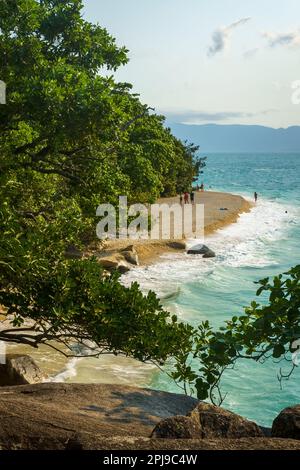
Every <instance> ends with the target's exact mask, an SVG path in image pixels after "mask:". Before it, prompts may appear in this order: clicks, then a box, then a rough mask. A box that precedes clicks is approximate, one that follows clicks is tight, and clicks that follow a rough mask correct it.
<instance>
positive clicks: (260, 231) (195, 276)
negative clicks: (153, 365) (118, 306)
mask: <svg viewBox="0 0 300 470" xmlns="http://www.w3.org/2000/svg"><path fill="white" fill-rule="evenodd" d="M203 180H204V182H205V185H206V188H207V189H211V190H220V191H227V192H232V193H235V194H241V195H243V196H245V197H248V198H252V199H253V193H254V191H257V192H258V194H259V202H258V204H257V206H256V207H255V208H254V209H253V210H252V211H251V212H250V213H249V214H243V215H242V216H241V217H240V219H239V222H238V223H237V224H232V225H231V226H229V227H227V228H225V229H223V230H220V231H219V232H217V233H216V234H214V235H212V236H211V237H207V239H206V243H207V244H208V245H209V246H210V247H212V248H213V249H214V250H215V251H216V253H217V258H216V259H214V260H203V259H202V258H200V257H188V256H187V255H176V256H173V257H170V256H169V257H166V258H165V260H164V262H163V264H161V265H159V266H153V267H150V268H148V269H138V270H135V271H134V272H133V273H132V274H130V275H129V279H131V280H138V281H139V282H140V284H141V287H142V288H143V289H145V290H147V289H149V288H152V289H154V290H155V291H156V292H157V293H158V294H159V295H160V296H161V297H162V299H163V298H164V297H166V298H167V295H169V294H170V293H173V294H174V295H173V296H172V297H171V298H170V299H169V300H165V301H164V304H165V306H166V307H168V308H169V309H170V310H171V311H172V312H175V313H176V314H177V315H178V316H179V318H180V319H182V320H184V321H188V322H190V323H192V324H193V325H197V324H198V323H199V322H200V321H202V320H205V319H208V320H209V321H210V322H211V323H212V324H213V325H214V326H216V327H217V326H220V325H221V324H222V322H224V320H226V319H228V318H230V317H231V316H233V315H235V314H240V313H241V312H242V309H243V306H246V305H248V304H249V303H250V302H251V301H252V300H253V299H254V298H255V291H256V286H255V285H254V282H255V281H257V280H259V279H262V278H264V277H266V276H272V275H275V274H277V273H280V272H284V271H286V270H287V269H289V268H290V267H291V266H293V265H296V264H299V262H300V243H299V242H300V154H299V155H297V154H296V155H295V154H293V155H292V154H286V155H276V154H269V155H258V154H256V155H250V154H249V155H248V154H242V155H230V154H211V155H208V162H207V168H206V170H205V174H204V176H203ZM286 211H287V213H286ZM279 368H280V365H279V364H278V363H274V362H273V361H272V360H269V361H268V362H266V363H265V364H256V363H254V362H251V361H242V362H240V363H238V365H237V367H236V368H235V369H234V370H231V371H228V372H227V373H226V375H225V377H224V379H223V382H222V390H223V392H226V393H227V394H228V395H227V398H226V401H225V403H224V404H223V406H225V407H226V408H228V409H231V410H232V411H235V412H237V413H240V414H241V415H243V416H245V417H248V418H250V419H253V420H255V421H257V422H258V423H259V424H261V425H265V426H269V425H271V423H272V421H273V419H274V418H275V417H276V415H277V414H278V412H279V411H280V410H282V409H283V408H284V407H286V406H288V405H293V404H296V403H299V402H300V369H297V370H296V371H295V373H294V375H293V376H292V378H291V379H290V380H289V381H288V382H285V383H284V385H283V389H281V388H280V385H279V382H278V380H277V373H278V371H279ZM152 377H153V378H152V380H151V383H148V384H147V385H148V386H150V387H153V388H158V389H163V390H168V391H174V392H179V390H178V388H177V387H176V385H175V384H174V383H173V382H172V381H170V380H169V379H168V377H167V376H166V375H164V374H161V373H156V374H154V375H153V376H152Z"/></svg>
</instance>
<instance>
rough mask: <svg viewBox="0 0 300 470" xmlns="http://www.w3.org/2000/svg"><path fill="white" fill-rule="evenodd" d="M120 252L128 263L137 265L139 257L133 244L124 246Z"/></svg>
mask: <svg viewBox="0 0 300 470" xmlns="http://www.w3.org/2000/svg"><path fill="white" fill-rule="evenodd" d="M121 253H122V255H123V256H124V258H125V260H126V261H127V262H128V263H130V264H133V265H134V266H139V264H140V263H139V257H138V254H137V252H136V249H135V248H134V246H133V245H131V246H129V247H127V248H125V250H122V252H121Z"/></svg>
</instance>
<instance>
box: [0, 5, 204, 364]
mask: <svg viewBox="0 0 300 470" xmlns="http://www.w3.org/2000/svg"><path fill="white" fill-rule="evenodd" d="M126 62H127V51H126V49H125V48H124V47H119V46H118V45H117V44H116V42H115V40H114V39H113V38H112V37H111V36H110V34H109V33H108V32H107V31H106V30H105V29H104V28H102V27H100V26H99V25H94V24H91V23H89V22H88V21H85V20H84V19H83V17H82V1H81V0H70V1H67V0H63V1H62V0H40V1H37V0H0V78H1V80H3V81H4V82H5V83H6V86H7V104H6V105H1V106H0V149H1V151H0V202H1V207H0V227H1V232H0V267H1V270H0V305H2V306H3V307H5V310H6V311H7V312H8V313H9V314H10V315H11V317H10V318H13V319H14V325H18V326H20V327H22V330H21V329H20V330H19V334H18V337H17V338H16V332H12V331H9V332H8V333H7V332H6V333H5V332H2V333H1V338H2V339H5V340H6V341H17V342H18V341H19V342H23V343H24V342H25V343H28V344H32V345H34V346H37V345H38V344H39V343H41V342H49V340H51V339H53V338H56V339H60V340H61V342H62V343H63V344H65V343H66V342H67V340H68V341H69V340H71V337H73V338H75V339H76V340H77V341H87V340H93V341H94V343H95V344H96V346H97V347H98V351H101V352H103V351H107V350H108V349H111V350H112V351H115V352H117V351H118V352H123V353H125V354H131V355H133V356H134V357H138V358H140V359H142V360H145V359H151V358H152V359H155V360H159V359H160V360H164V359H165V358H166V357H167V355H168V354H169V353H170V352H171V351H173V352H174V344H176V343H178V334H179V333H180V336H181V337H182V336H183V337H184V334H183V330H188V327H185V326H184V325H179V324H177V323H176V321H175V319H174V318H173V319H172V318H170V317H169V315H167V314H166V313H165V312H163V311H162V309H161V307H160V305H159V302H158V300H157V299H156V297H155V296H154V295H153V294H149V295H148V296H147V297H144V296H143V295H142V294H141V293H140V292H139V290H138V288H137V286H136V285H134V286H133V287H132V288H130V289H126V288H125V287H123V286H121V285H120V284H119V282H118V280H117V279H116V278H115V277H113V278H112V279H106V278H104V277H103V275H102V271H101V268H100V266H99V265H98V263H97V261H96V260H95V259H90V260H75V261H70V260H66V259H65V256H64V252H65V249H66V247H67V246H68V245H70V244H75V245H76V246H78V247H80V245H81V244H83V243H84V242H85V241H86V240H87V239H88V240H90V239H91V238H92V237H93V236H96V235H95V229H96V222H97V221H96V208H97V206H98V205H99V204H101V203H103V202H105V203H107V202H111V203H115V202H116V201H117V200H118V197H119V196H121V195H125V194H126V195H127V196H128V198H129V200H130V201H134V202H136V201H138V202H144V201H148V202H149V201H152V200H155V199H156V198H157V197H158V196H160V195H163V194H166V195H171V194H176V192H177V191H178V190H179V189H183V187H185V188H186V189H188V188H189V187H190V186H191V183H192V181H193V178H194V177H195V175H196V174H197V172H198V170H199V167H200V166H201V161H197V159H196V158H195V152H196V150H197V149H196V148H195V147H193V146H189V145H185V144H183V143H181V142H180V141H178V140H177V139H176V138H175V137H173V136H172V134H171V132H170V130H168V129H166V128H165V127H164V120H163V117H161V116H158V115H156V114H154V113H153V112H152V111H151V109H150V108H148V107H147V106H146V105H144V104H142V103H141V102H140V100H139V98H138V96H136V95H134V94H132V92H131V86H130V85H129V84H125V83H117V82H116V81H115V79H114V77H113V72H114V71H115V70H116V69H117V68H118V67H120V66H122V65H124V64H126ZM32 328H34V332H35V333H34V339H33V338H32ZM28 329H30V331H28ZM172 335H173V336H172ZM171 336H172V337H174V339H173V341H172V340H171ZM176 338H177V339H176ZM99 348H100V349H99Z"/></svg>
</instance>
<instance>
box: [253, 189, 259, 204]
mask: <svg viewBox="0 0 300 470" xmlns="http://www.w3.org/2000/svg"><path fill="white" fill-rule="evenodd" d="M257 199H258V194H257V192H256V191H255V193H254V201H255V203H256V202H257Z"/></svg>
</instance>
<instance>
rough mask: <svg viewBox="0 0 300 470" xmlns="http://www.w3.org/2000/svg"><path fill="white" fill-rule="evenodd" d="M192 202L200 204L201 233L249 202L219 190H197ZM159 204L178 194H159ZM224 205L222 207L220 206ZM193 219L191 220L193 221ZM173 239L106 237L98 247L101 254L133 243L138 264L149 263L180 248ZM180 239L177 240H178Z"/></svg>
mask: <svg viewBox="0 0 300 470" xmlns="http://www.w3.org/2000/svg"><path fill="white" fill-rule="evenodd" d="M195 195H196V198H195V203H196V204H203V205H204V234H205V236H207V235H209V234H211V233H213V232H215V231H216V230H218V229H221V228H222V227H224V226H226V225H229V224H232V223H236V222H237V220H238V218H239V216H240V214H242V213H243V212H249V211H250V210H251V208H252V204H251V203H250V202H249V201H247V200H246V199H244V198H243V197H241V196H237V195H234V194H229V193H221V192H212V191H206V192H197V193H195ZM158 202H159V203H160V204H162V203H165V204H168V205H172V204H176V203H177V204H178V203H179V197H173V198H163V199H160V200H159V201H158ZM221 209H226V210H221ZM194 222H195V221H194ZM174 241H175V240H173V239H170V240H136V241H132V240H110V241H107V242H105V248H104V250H103V251H102V254H103V256H106V255H107V256H111V255H112V254H115V253H116V252H118V251H119V250H122V249H124V248H126V247H127V246H129V245H133V246H134V247H135V249H136V251H137V253H138V255H139V261H140V264H141V265H149V264H153V263H156V262H159V258H160V257H161V256H162V255H164V254H166V253H176V252H179V251H182V250H183V249H184V244H182V247H181V248H180V249H178V248H176V247H175V248H174V246H173V245H172V243H173V242H174ZM179 241H181V240H179Z"/></svg>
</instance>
